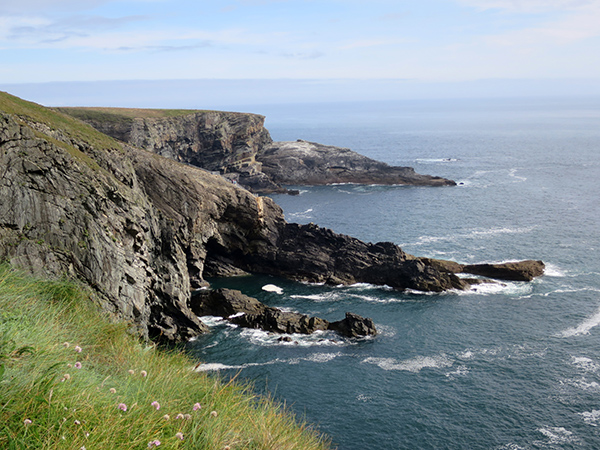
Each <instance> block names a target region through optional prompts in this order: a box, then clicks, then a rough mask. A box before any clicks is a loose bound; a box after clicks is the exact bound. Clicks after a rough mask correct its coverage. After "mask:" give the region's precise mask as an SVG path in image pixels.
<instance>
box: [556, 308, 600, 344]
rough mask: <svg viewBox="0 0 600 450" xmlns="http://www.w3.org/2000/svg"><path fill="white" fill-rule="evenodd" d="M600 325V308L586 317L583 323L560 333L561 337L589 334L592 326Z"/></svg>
mask: <svg viewBox="0 0 600 450" xmlns="http://www.w3.org/2000/svg"><path fill="white" fill-rule="evenodd" d="M598 325H600V308H599V309H598V310H597V311H596V312H595V313H594V315H592V316H591V317H588V318H587V319H585V320H584V321H583V322H582V323H581V324H579V325H578V326H576V327H574V328H569V329H567V330H564V331H563V332H562V333H560V335H559V336H561V337H573V336H581V335H582V334H589V333H590V330H591V329H592V328H595V327H597V326H598Z"/></svg>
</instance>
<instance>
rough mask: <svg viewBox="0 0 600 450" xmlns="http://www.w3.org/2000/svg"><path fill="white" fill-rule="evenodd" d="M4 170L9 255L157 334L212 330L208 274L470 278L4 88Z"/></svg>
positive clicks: (0, 132)
mask: <svg viewBox="0 0 600 450" xmlns="http://www.w3.org/2000/svg"><path fill="white" fill-rule="evenodd" d="M0 171H1V174H2V175H1V179H0V261H1V260H7V261H9V262H11V263H12V264H14V265H17V266H20V267H23V268H26V269H28V270H30V271H31V272H34V273H40V274H47V275H48V274H49V275H53V276H63V275H64V274H67V275H69V276H71V277H75V278H77V279H79V280H81V281H82V282H84V283H85V284H87V285H89V286H91V287H92V288H93V289H94V290H95V291H96V293H97V297H98V299H99V301H100V302H101V304H102V305H103V307H104V309H106V310H107V311H110V312H112V313H113V314H114V315H115V316H117V317H118V318H120V319H124V320H127V321H129V322H131V323H132V324H133V325H134V326H135V327H136V329H137V330H138V332H139V333H140V334H141V335H142V336H145V337H150V338H157V339H165V340H170V341H180V340H185V339H189V338H190V337H192V336H194V335H197V334H199V333H203V332H205V331H206V330H207V328H206V327H205V326H204V325H203V324H202V323H201V322H200V321H199V319H198V318H197V317H196V315H195V314H194V313H193V312H192V311H191V309H190V297H191V292H192V290H193V289H194V288H197V287H200V286H204V285H206V284H207V283H206V282H205V278H206V277H208V276H220V275H231V274H239V273H243V272H255V273H264V274H272V275H278V276H283V277H288V278H291V279H296V280H308V281H325V282H329V283H336V284H338V283H355V282H368V283H374V284H386V285H389V286H392V287H396V288H399V289H417V290H423V291H443V290H447V289H464V288H466V287H468V285H469V282H468V281H465V280H463V279H460V278H458V277H457V276H456V275H455V274H454V273H453V272H456V271H460V270H462V268H461V269H460V270H458V269H456V268H455V267H451V266H450V265H451V263H449V262H440V261H435V260H427V259H420V258H416V257H414V256H411V255H407V254H406V253H404V252H403V251H402V250H401V249H400V248H399V247H397V246H395V245H394V244H391V243H377V244H369V243H364V242H361V241H359V240H357V239H354V238H351V237H348V236H344V235H340V234H336V233H334V232H333V231H331V230H328V229H324V228H320V227H318V226H316V225H312V224H309V225H297V224H290V223H286V222H285V220H284V218H283V213H282V211H281V209H280V208H279V207H278V206H277V205H276V204H275V203H274V202H273V201H272V200H270V199H269V198H263V197H257V196H255V195H253V194H251V193H250V192H248V191H247V190H245V189H242V188H240V187H238V186H235V185H234V184H232V183H230V182H227V181H226V180H225V179H224V178H223V177H221V176H218V175H213V174H211V173H210V172H208V171H205V170H202V169H198V168H195V167H192V166H189V165H185V164H181V163H178V162H176V161H174V160H172V159H169V158H164V157H162V156H160V155H157V154H155V153H151V152H148V151H146V150H142V149H139V148H136V147H133V146H131V145H127V144H123V143H121V142H119V141H116V140H114V139H112V138H109V137H108V136H106V135H104V134H102V133H100V132H98V131H97V130H95V129H94V128H92V127H91V126H88V125H86V124H84V123H82V122H80V121H78V120H75V119H73V118H72V117H70V116H67V115H64V114H62V113H60V112H56V111H52V110H49V109H46V108H43V107H41V106H39V105H35V104H32V103H28V102H25V101H23V100H20V99H18V98H16V97H12V96H10V95H8V94H3V93H0ZM542 267H543V266H542ZM494 270H496V272H498V270H501V268H500V269H498V268H493V267H492V268H489V270H488V272H487V275H488V276H494ZM528 270H529V269H528Z"/></svg>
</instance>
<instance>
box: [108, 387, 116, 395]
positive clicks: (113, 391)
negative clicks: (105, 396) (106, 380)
mask: <svg viewBox="0 0 600 450" xmlns="http://www.w3.org/2000/svg"><path fill="white" fill-rule="evenodd" d="M108 392H110V393H111V394H116V393H117V390H116V389H115V388H110V389H109V390H108Z"/></svg>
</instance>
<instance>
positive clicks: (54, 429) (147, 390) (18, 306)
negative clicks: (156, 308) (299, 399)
mask: <svg viewBox="0 0 600 450" xmlns="http://www.w3.org/2000/svg"><path fill="white" fill-rule="evenodd" d="M127 330H128V327H127V324H124V323H115V322H111V321H109V320H108V319H107V318H105V317H104V316H103V315H102V314H101V313H100V312H99V311H98V310H97V308H96V306H94V304H93V302H92V301H91V299H90V296H89V293H88V292H87V291H86V290H85V289H83V288H80V287H78V286H76V285H74V284H73V283H70V282H63V281H47V280H40V279H35V278H32V277H30V276H27V275H24V274H22V273H21V272H19V271H16V270H14V269H12V268H11V267H10V266H8V265H6V264H0V448H2V449H84V448H85V449H87V450H91V449H147V448H149V444H150V443H151V442H154V441H160V443H161V445H160V446H158V447H155V448H159V449H160V448H169V449H171V448H173V449H175V448H176V449H226V448H230V449H302V450H310V449H325V448H329V447H328V446H329V444H328V442H327V441H326V440H324V439H323V438H322V437H321V436H319V435H318V434H317V433H316V432H314V431H313V430H312V429H311V428H310V427H308V426H306V425H305V424H302V423H299V422H298V421H297V420H296V419H295V418H294V417H293V416H292V415H291V414H290V413H289V411H286V410H285V408H283V407H282V406H281V405H279V404H277V403H275V402H273V401H271V400H269V399H267V398H264V397H258V396H256V395H254V394H253V393H252V392H251V390H250V389H249V388H248V387H247V386H243V385H241V384H238V383H235V382H233V383H225V382H223V381H222V380H219V379H218V378H215V377H212V376H209V375H206V374H203V373H197V372H194V371H193V370H192V368H193V366H194V364H195V362H194V361H192V360H191V359H190V358H189V357H188V356H186V355H185V354H183V353H182V352H180V351H175V350H165V349H159V348H156V346H154V345H151V344H148V343H144V342H141V341H140V340H139V339H137V338H136V337H134V336H132V335H130V334H129V333H128V331H127ZM153 402H158V403H159V405H160V409H157V408H156V404H154V406H153V405H152V403H153ZM196 403H199V404H200V405H201V408H200V409H197V408H196V409H195V408H194V405H195V404H196ZM120 404H123V405H126V406H127V410H126V411H123V410H121V409H120V408H119V405H120ZM178 415H179V416H178ZM167 416H168V417H167ZM178 417H179V418H178ZM181 417H183V418H181ZM181 438H183V439H181ZM150 445H151V444H150Z"/></svg>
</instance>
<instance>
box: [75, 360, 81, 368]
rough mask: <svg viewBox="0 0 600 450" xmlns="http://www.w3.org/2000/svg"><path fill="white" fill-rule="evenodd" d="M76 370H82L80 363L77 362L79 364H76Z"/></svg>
mask: <svg viewBox="0 0 600 450" xmlns="http://www.w3.org/2000/svg"><path fill="white" fill-rule="evenodd" d="M75 368H76V369H81V363H80V362H79V361H77V362H76V363H75Z"/></svg>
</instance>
